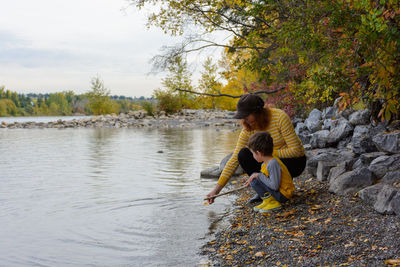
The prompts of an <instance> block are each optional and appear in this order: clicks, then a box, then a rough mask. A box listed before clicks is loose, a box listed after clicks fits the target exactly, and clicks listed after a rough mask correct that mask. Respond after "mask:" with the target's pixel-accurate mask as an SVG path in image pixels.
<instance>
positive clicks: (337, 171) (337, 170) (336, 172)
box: [317, 162, 349, 182]
mask: <svg viewBox="0 0 400 267" xmlns="http://www.w3.org/2000/svg"><path fill="white" fill-rule="evenodd" d="M347 171H349V169H348V167H347V164H346V162H342V163H340V164H339V165H337V166H336V167H333V168H331V169H330V170H329V174H328V177H327V180H328V182H330V181H333V180H334V179H336V178H337V177H339V176H340V175H342V174H343V173H345V172H347ZM317 172H318V168H317Z"/></svg>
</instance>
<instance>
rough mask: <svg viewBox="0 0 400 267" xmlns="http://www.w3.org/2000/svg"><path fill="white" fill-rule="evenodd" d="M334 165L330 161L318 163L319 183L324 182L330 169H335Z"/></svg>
mask: <svg viewBox="0 0 400 267" xmlns="http://www.w3.org/2000/svg"><path fill="white" fill-rule="evenodd" d="M335 166H336V163H334V162H330V161H318V165H317V180H318V181H320V182H323V181H326V180H327V179H328V175H329V173H330V170H331V169H332V167H335Z"/></svg>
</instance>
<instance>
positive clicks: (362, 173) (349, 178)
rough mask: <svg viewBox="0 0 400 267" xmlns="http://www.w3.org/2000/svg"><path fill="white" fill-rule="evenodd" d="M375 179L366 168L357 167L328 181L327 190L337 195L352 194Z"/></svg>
mask: <svg viewBox="0 0 400 267" xmlns="http://www.w3.org/2000/svg"><path fill="white" fill-rule="evenodd" d="M374 181H375V179H374V176H373V174H372V172H371V171H370V170H369V169H368V168H363V167H362V168H359V169H355V170H353V171H350V172H346V173H343V174H342V175H340V176H339V177H337V178H336V179H333V180H331V181H330V183H329V191H330V192H333V193H335V194H337V195H346V194H354V193H356V192H358V191H359V190H361V189H363V188H365V187H367V186H370V185H372V184H373V183H374Z"/></svg>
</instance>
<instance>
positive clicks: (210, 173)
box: [200, 166, 221, 178]
mask: <svg viewBox="0 0 400 267" xmlns="http://www.w3.org/2000/svg"><path fill="white" fill-rule="evenodd" d="M220 175H221V171H220V170H219V167H217V166H216V167H211V168H208V169H205V170H202V171H201V172H200V177H201V178H219V176H220Z"/></svg>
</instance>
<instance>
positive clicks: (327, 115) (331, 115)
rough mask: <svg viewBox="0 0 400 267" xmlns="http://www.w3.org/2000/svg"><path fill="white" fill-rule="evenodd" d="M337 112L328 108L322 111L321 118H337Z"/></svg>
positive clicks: (332, 108)
mask: <svg viewBox="0 0 400 267" xmlns="http://www.w3.org/2000/svg"><path fill="white" fill-rule="evenodd" d="M336 115H337V111H336V109H335V108H334V107H327V108H325V109H324V110H323V111H322V114H321V118H322V120H327V119H332V118H334V117H336Z"/></svg>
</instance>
